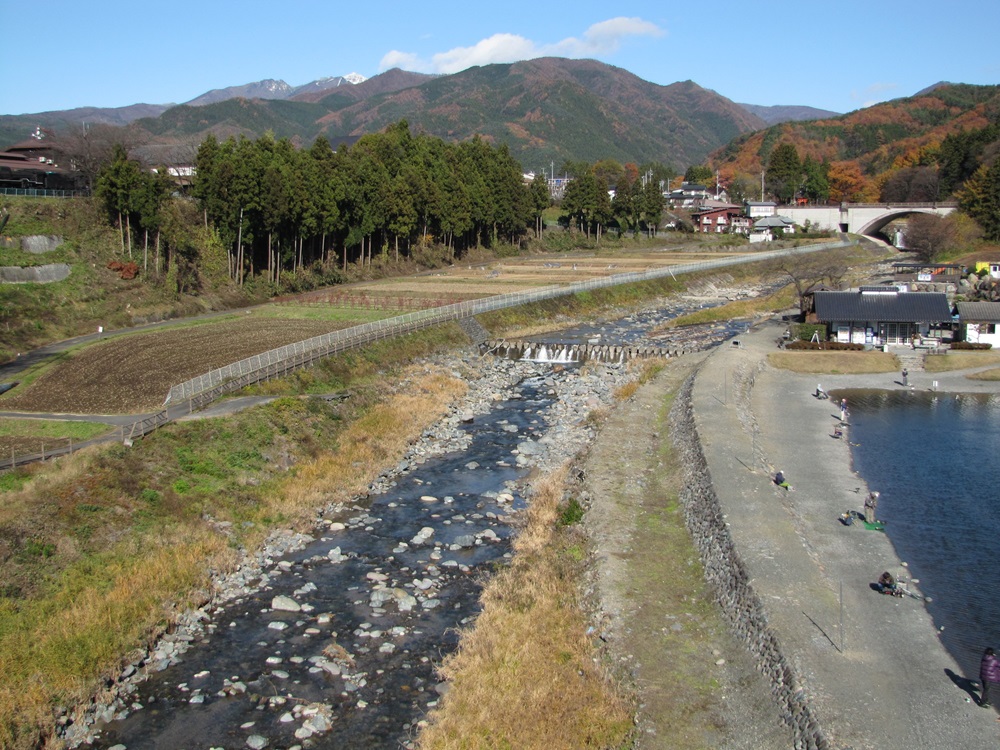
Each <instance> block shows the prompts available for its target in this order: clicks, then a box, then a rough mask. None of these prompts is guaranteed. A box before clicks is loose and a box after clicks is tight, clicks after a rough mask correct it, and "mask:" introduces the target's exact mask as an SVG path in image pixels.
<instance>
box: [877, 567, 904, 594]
mask: <svg viewBox="0 0 1000 750" xmlns="http://www.w3.org/2000/svg"><path fill="white" fill-rule="evenodd" d="M878 586H879V591H881V592H882V593H883V594H889V595H891V596H900V595H901V594H902V592H901V591H900V590H899V588H898V586H897V584H896V579H895V578H893V577H892V573H890V572H889V571H888V570H887V571H885V572H884V573H883V574H882V575H880V576H879V577H878Z"/></svg>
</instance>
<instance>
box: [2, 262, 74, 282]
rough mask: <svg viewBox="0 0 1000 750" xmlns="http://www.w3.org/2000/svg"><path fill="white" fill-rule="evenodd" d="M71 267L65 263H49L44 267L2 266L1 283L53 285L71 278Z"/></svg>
mask: <svg viewBox="0 0 1000 750" xmlns="http://www.w3.org/2000/svg"><path fill="white" fill-rule="evenodd" d="M69 272H70V267H69V266H68V265H66V264H65V263H49V264H48V265H44V266H28V267H25V268H22V267H21V266H2V267H0V283H3V284H51V283H52V282H54V281H62V280H63V279H65V278H67V277H68V276H69Z"/></svg>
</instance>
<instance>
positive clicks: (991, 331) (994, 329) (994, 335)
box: [955, 302, 1000, 347]
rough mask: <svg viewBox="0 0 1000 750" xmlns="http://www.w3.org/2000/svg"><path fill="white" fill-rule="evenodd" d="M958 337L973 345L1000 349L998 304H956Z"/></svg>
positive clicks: (999, 306)
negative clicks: (986, 345)
mask: <svg viewBox="0 0 1000 750" xmlns="http://www.w3.org/2000/svg"><path fill="white" fill-rule="evenodd" d="M955 311H956V313H957V314H958V336H957V338H959V339H960V340H962V341H971V342H972V343H973V344H990V345H991V346H994V347H1000V302H958V303H956V304H955Z"/></svg>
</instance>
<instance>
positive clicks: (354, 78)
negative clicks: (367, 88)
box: [341, 73, 368, 83]
mask: <svg viewBox="0 0 1000 750" xmlns="http://www.w3.org/2000/svg"><path fill="white" fill-rule="evenodd" d="M341 78H343V79H344V80H345V81H347V82H348V83H361V82H362V81H367V80H368V79H367V78H365V77H364V76H363V75H361V74H360V73H348V74H347V75H346V76H341Z"/></svg>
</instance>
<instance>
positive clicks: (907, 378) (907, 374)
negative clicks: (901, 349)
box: [903, 367, 910, 388]
mask: <svg viewBox="0 0 1000 750" xmlns="http://www.w3.org/2000/svg"><path fill="white" fill-rule="evenodd" d="M909 384H910V371H909V370H907V369H906V368H905V367H904V368H903V387H904V388H905V387H906V386H908V385H909Z"/></svg>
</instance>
